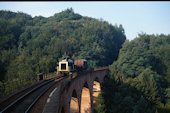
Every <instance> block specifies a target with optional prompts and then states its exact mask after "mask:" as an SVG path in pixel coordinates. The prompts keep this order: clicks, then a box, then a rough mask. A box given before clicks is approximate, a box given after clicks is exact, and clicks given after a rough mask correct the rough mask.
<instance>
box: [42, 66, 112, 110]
mask: <svg viewBox="0 0 170 113" xmlns="http://www.w3.org/2000/svg"><path fill="white" fill-rule="evenodd" d="M108 75H109V70H108V68H107V67H105V68H100V69H95V70H93V71H86V72H84V73H79V74H78V75H74V76H72V78H69V77H68V78H67V80H64V82H61V83H60V85H59V86H58V87H56V88H55V89H54V90H53V91H52V92H51V94H50V95H49V98H48V99H47V103H46V105H45V108H44V110H43V113H93V108H94V107H95V99H94V98H95V97H97V96H98V94H99V92H100V84H101V83H102V82H103V81H104V79H105V77H108Z"/></svg>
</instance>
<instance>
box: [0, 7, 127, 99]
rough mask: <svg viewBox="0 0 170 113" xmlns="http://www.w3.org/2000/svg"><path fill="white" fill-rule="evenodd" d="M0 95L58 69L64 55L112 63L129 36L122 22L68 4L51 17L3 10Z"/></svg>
mask: <svg viewBox="0 0 170 113" xmlns="http://www.w3.org/2000/svg"><path fill="white" fill-rule="evenodd" d="M0 28H1V29H0V97H3V96H5V95H7V94H9V93H11V92H13V91H15V90H17V89H20V88H22V87H24V86H26V85H30V84H32V83H34V82H35V81H36V74H38V73H50V72H54V71H55V68H56V63H57V62H58V61H59V60H60V59H62V58H66V57H69V58H74V59H76V58H83V59H87V60H88V65H89V66H90V67H97V66H98V67H100V66H108V65H110V64H112V63H113V61H115V60H116V59H117V57H118V53H119V50H120V48H121V47H122V44H123V43H124V41H125V40H126V36H125V31H124V29H123V27H122V25H119V26H117V25H114V26H113V25H111V24H109V23H108V22H106V21H103V20H102V19H94V18H91V17H86V16H81V15H80V14H77V13H75V12H74V11H73V9H72V8H68V9H66V10H64V11H62V12H60V13H56V14H54V15H53V16H51V17H48V18H45V17H42V16H35V17H31V16H30V15H28V14H25V13H23V12H17V13H15V12H11V11H3V10H1V11H0Z"/></svg>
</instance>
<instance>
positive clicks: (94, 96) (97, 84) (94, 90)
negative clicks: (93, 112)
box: [92, 77, 101, 108]
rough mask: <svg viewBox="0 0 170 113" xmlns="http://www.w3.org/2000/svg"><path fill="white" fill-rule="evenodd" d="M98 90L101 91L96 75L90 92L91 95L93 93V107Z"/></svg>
mask: <svg viewBox="0 0 170 113" xmlns="http://www.w3.org/2000/svg"><path fill="white" fill-rule="evenodd" d="M100 92H101V85H100V82H99V79H98V77H96V78H95V79H94V81H93V93H92V95H93V105H94V106H93V108H95V107H96V105H95V102H96V101H95V99H96V98H97V97H98V95H99V94H100Z"/></svg>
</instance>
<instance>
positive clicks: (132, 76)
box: [97, 34, 170, 113]
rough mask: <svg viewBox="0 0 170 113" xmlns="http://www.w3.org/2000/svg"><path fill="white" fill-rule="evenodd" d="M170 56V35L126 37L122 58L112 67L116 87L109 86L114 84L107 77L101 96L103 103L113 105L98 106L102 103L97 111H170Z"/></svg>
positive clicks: (120, 54)
mask: <svg viewBox="0 0 170 113" xmlns="http://www.w3.org/2000/svg"><path fill="white" fill-rule="evenodd" d="M169 56H170V35H163V34H161V35H147V34H139V37H138V38H136V39H134V40H132V41H128V40H126V41H125V43H124V44H123V46H122V48H121V49H120V52H119V56H118V60H117V61H115V62H113V64H112V65H110V67H109V68H110V76H111V79H113V80H114V82H112V84H114V86H113V85H112V86H113V87H114V90H111V89H109V90H110V91H109V90H108V89H107V87H108V86H107V84H110V83H108V81H107V82H105V83H104V86H103V87H104V88H103V89H102V93H101V95H100V97H99V99H100V100H102V103H103V106H107V107H109V106H112V107H109V108H107V107H106V108H105V109H104V110H98V109H100V107H99V108H97V111H98V112H99V113H100V112H103V111H104V112H105V113H117V112H119V113H127V112H130V113H155V112H158V113H168V112H169V111H170V104H169V92H170V90H169V86H170V85H169V84H170V79H169V78H170V73H169V68H170V59H169ZM109 81H110V80H109ZM107 90H108V91H107ZM111 93H112V94H111ZM104 94H105V95H106V96H105V95H104ZM110 95H112V96H110ZM113 96H114V97H113ZM107 101H109V102H110V103H107ZM100 103H101V101H98V104H99V105H100ZM127 103H128V104H127ZM110 108H111V109H110ZM122 108H123V109H122Z"/></svg>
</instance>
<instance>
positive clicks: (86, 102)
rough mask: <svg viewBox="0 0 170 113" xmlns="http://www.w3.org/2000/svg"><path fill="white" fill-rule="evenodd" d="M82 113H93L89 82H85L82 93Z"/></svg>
mask: <svg viewBox="0 0 170 113" xmlns="http://www.w3.org/2000/svg"><path fill="white" fill-rule="evenodd" d="M80 110H81V111H80V112H81V113H91V97H90V89H89V86H88V84H87V82H85V83H84V85H83V87H82V93H81V108H80Z"/></svg>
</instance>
